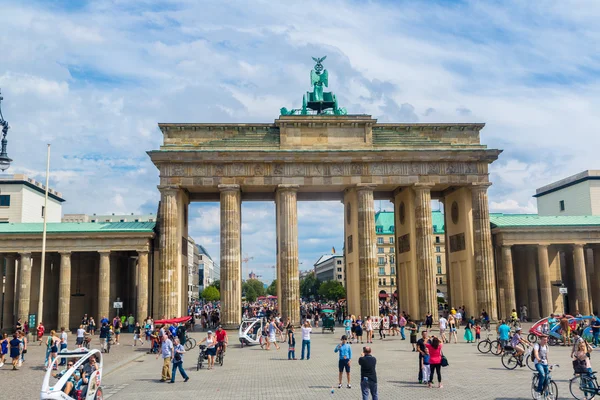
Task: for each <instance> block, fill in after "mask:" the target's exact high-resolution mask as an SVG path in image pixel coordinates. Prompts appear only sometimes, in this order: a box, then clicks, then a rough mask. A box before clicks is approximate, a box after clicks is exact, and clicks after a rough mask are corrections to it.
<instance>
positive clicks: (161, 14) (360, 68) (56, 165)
mask: <svg viewBox="0 0 600 400" xmlns="http://www.w3.org/2000/svg"><path fill="white" fill-rule="evenodd" d="M247 4H248V3H246V2H233V1H219V2H201V1H193V0H177V1H176V0H163V1H153V0H137V1H136V0H127V1H125V0H107V1H94V2H85V1H67V0H54V1H41V0H40V1H28V2H23V1H10V0H0V9H1V10H2V17H3V18H2V22H1V24H0V49H2V56H1V58H0V87H1V88H2V91H3V93H4V97H5V102H4V105H3V112H4V115H5V117H6V118H7V119H8V121H9V122H10V124H11V127H12V129H11V131H10V133H9V154H10V156H11V157H12V158H13V159H14V163H13V167H12V168H11V170H9V172H12V173H26V174H29V175H31V176H33V177H35V178H37V179H40V180H41V179H43V171H44V162H45V159H44V157H45V144H46V143H48V142H51V143H52V176H51V183H52V186H53V187H55V188H56V189H57V190H60V191H62V192H63V193H64V195H65V197H66V199H67V202H66V203H65V206H64V211H65V212H68V213H73V212H86V213H94V212H96V213H110V212H115V213H119V212H127V213H130V212H155V211H156V203H157V201H158V197H159V196H158V191H157V190H156V185H157V184H158V173H157V171H156V169H155V167H154V166H153V165H152V164H151V163H150V161H149V159H148V157H147V155H146V154H145V151H146V150H150V149H156V148H158V146H159V145H160V142H161V134H160V131H159V130H158V128H157V125H156V124H157V122H258V121H260V122H268V121H272V120H273V119H275V118H276V117H277V115H278V111H279V108H280V107H283V106H285V107H288V108H290V107H298V106H299V105H300V101H301V96H302V93H303V92H304V91H306V90H307V89H308V86H309V71H310V69H311V67H312V64H313V63H312V60H311V57H312V56H323V55H327V60H326V62H325V66H326V67H327V68H328V70H329V72H330V88H331V89H332V90H333V91H334V92H335V93H336V94H337V97H338V100H339V103H340V105H342V106H345V107H346V108H347V109H348V110H349V112H351V113H370V114H372V115H373V116H374V117H376V118H378V119H379V120H380V121H386V122H390V121H396V122H459V121H469V122H485V123H486V124H487V126H486V128H485V129H484V130H483V131H482V133H481V134H482V141H483V142H484V143H485V144H487V145H489V146H490V147H495V148H501V149H504V153H503V154H502V155H501V157H500V160H499V161H497V162H496V163H494V164H493V166H492V168H491V180H492V181H493V183H494V186H493V187H492V188H491V189H490V202H491V204H490V205H491V208H492V210H494V211H505V212H535V211H536V206H535V202H534V201H533V199H532V198H531V195H532V194H533V193H534V191H535V188H536V187H539V186H542V185H544V184H547V183H549V182H551V181H554V180H556V179H559V178H563V177H565V176H567V175H570V174H572V173H576V172H579V171H581V170H584V169H590V168H600V166H599V165H598V157H597V153H598V150H597V149H598V145H599V139H598V137H599V135H598V134H597V130H598V128H597V127H598V126H599V123H600V113H598V110H599V109H600V85H599V82H600V80H599V79H598V78H599V75H600V73H599V71H600V55H598V52H597V47H598V46H597V45H598V43H599V42H600V25H598V24H597V21H598V20H599V18H600V3H597V2H580V1H568V0H566V1H561V2H557V1H536V2H522V1H505V2H499V1H489V2H480V1H472V2H471V1H437V2H430V1H327V2H323V1H304V2H288V1H281V2H267V1H255V2H252V6H251V7H248V6H246V5H247ZM382 207H383V208H386V207H387V204H382ZM299 215H300V228H299V229H300V258H301V262H302V263H303V264H302V266H301V268H302V269H307V268H309V267H310V266H312V264H313V263H314V261H316V259H317V258H318V256H319V255H320V254H321V253H324V252H328V251H330V249H331V247H332V246H335V247H336V248H338V249H340V250H341V241H342V236H343V235H342V208H341V204H338V203H333V202H332V203H301V204H300V206H299ZM218 222H219V213H218V208H217V205H216V204H204V205H197V204H195V205H193V207H192V208H191V210H190V227H191V230H190V232H191V234H192V236H193V237H194V238H195V239H196V240H198V242H200V243H203V244H205V245H206V247H207V249H208V250H209V252H210V253H211V254H212V255H213V256H214V258H216V259H218V254H219V248H218V246H219V243H218V229H219V225H218ZM243 223H244V228H243V247H244V253H246V254H248V256H253V257H254V260H252V262H251V263H250V264H249V268H250V269H254V270H258V271H259V273H260V274H261V275H263V277H264V279H266V280H268V279H270V277H271V276H272V274H273V270H272V269H271V268H269V266H271V265H273V264H274V263H275V259H274V255H273V253H274V249H275V235H274V224H275V218H274V205H273V204H269V203H251V204H245V205H244V209H243Z"/></svg>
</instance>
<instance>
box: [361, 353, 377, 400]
mask: <svg viewBox="0 0 600 400" xmlns="http://www.w3.org/2000/svg"><path fill="white" fill-rule="evenodd" d="M358 365H360V390H361V391H362V398H363V400H368V399H369V393H371V398H372V399H373V400H377V371H376V370H375V366H376V365H377V359H376V358H375V357H373V356H372V355H371V348H370V347H368V346H367V347H363V352H362V353H361V354H360V358H359V359H358Z"/></svg>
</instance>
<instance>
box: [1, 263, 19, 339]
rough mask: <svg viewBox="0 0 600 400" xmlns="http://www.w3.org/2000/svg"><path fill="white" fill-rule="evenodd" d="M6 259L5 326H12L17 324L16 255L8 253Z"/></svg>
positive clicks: (4, 327)
mask: <svg viewBox="0 0 600 400" xmlns="http://www.w3.org/2000/svg"><path fill="white" fill-rule="evenodd" d="M5 259H6V277H5V282H4V284H5V289H4V321H3V323H4V326H3V329H6V328H11V327H12V326H13V325H14V324H15V322H16V321H15V256H14V255H12V254H8V255H6V256H5Z"/></svg>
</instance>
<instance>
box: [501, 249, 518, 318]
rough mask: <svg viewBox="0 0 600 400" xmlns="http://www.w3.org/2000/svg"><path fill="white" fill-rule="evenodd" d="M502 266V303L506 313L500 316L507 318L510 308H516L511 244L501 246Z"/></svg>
mask: <svg viewBox="0 0 600 400" xmlns="http://www.w3.org/2000/svg"><path fill="white" fill-rule="evenodd" d="M502 266H503V268H504V304H505V308H506V312H507V313H508V314H507V315H502V316H501V317H502V318H508V316H509V315H510V313H511V312H512V310H513V309H516V308H517V301H516V296H515V273H514V267H513V257H512V248H511V246H506V245H504V246H502Z"/></svg>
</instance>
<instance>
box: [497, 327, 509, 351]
mask: <svg viewBox="0 0 600 400" xmlns="http://www.w3.org/2000/svg"><path fill="white" fill-rule="evenodd" d="M509 334H510V326H508V325H506V322H505V321H504V320H502V323H501V324H500V326H499V327H498V341H499V342H500V347H501V349H502V351H504V347H505V346H507V345H508V339H509V338H510V337H509Z"/></svg>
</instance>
